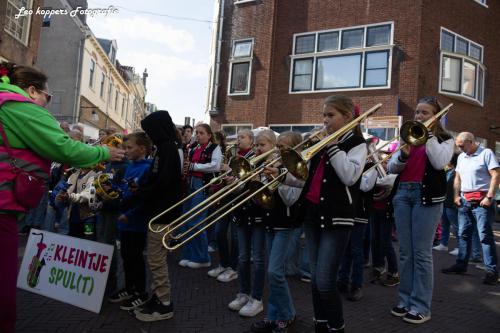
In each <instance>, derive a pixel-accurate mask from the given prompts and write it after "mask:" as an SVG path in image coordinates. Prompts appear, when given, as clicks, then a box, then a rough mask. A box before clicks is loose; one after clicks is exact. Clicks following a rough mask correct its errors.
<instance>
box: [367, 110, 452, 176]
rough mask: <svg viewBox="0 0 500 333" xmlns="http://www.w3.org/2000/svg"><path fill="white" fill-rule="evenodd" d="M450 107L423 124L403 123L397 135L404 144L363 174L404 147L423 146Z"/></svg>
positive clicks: (414, 122)
mask: <svg viewBox="0 0 500 333" xmlns="http://www.w3.org/2000/svg"><path fill="white" fill-rule="evenodd" d="M452 106H453V103H450V104H448V105H447V106H446V107H445V108H444V109H442V110H441V111H439V112H438V113H436V114H435V115H433V116H432V117H431V118H429V119H428V120H427V121H425V122H424V123H421V122H419V121H416V120H408V121H405V122H404V124H403V126H401V130H400V131H399V132H400V133H399V135H400V137H401V139H403V141H404V142H405V143H404V144H402V145H400V146H399V147H398V148H397V149H396V150H394V151H393V152H392V153H390V154H388V155H387V156H385V157H384V158H383V159H381V160H380V161H378V162H377V163H376V164H375V165H373V166H372V167H371V168H369V169H368V170H366V171H365V172H364V173H363V174H366V173H368V172H369V171H371V170H372V169H373V168H376V167H377V166H378V165H379V164H381V163H383V162H385V161H387V160H388V159H390V158H391V157H392V156H393V155H394V154H395V153H397V152H398V151H400V150H401V149H402V148H403V147H406V146H408V145H409V146H412V147H418V146H421V145H423V144H425V143H426V142H427V138H428V136H429V129H430V128H431V127H432V126H433V125H434V124H435V122H436V121H439V120H440V119H441V117H444V116H445V115H446V114H447V113H448V112H449V111H450V108H451V107H452Z"/></svg>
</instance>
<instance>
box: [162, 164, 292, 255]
mask: <svg viewBox="0 0 500 333" xmlns="http://www.w3.org/2000/svg"><path fill="white" fill-rule="evenodd" d="M278 160H279V158H276V159H275V160H273V161H271V162H270V163H267V164H271V163H272V164H274V163H276V162H277V161H278ZM262 170H263V168H262ZM287 173H288V171H287V170H285V171H283V172H282V173H281V174H280V175H278V177H276V178H275V179H273V180H272V181H270V182H269V183H267V184H266V185H265V186H263V187H261V188H260V189H258V190H257V191H255V192H254V193H252V194H251V195H249V196H248V197H246V198H245V199H243V200H242V201H241V202H238V203H237V204H236V205H235V206H233V207H232V208H231V209H229V210H228V211H226V212H224V213H223V214H221V215H219V216H218V217H217V218H215V219H214V220H213V221H210V222H209V223H207V224H206V225H205V226H203V227H202V228H200V229H199V230H197V231H196V232H195V233H193V234H191V235H190V236H189V237H188V238H186V239H184V240H182V241H181V242H178V243H177V242H176V243H175V245H173V246H170V245H169V244H168V243H167V240H168V237H167V236H168V235H169V234H168V233H166V234H165V235H163V239H162V242H163V246H164V247H165V248H166V249H167V250H169V251H174V250H176V249H178V248H179V247H181V246H183V245H184V244H186V243H187V242H189V241H190V240H191V239H193V238H195V237H196V236H198V235H199V234H201V233H202V232H203V231H205V230H206V229H207V228H209V227H210V226H211V225H213V224H214V223H216V222H217V221H219V220H220V219H221V218H223V217H225V216H226V215H228V214H229V213H231V212H232V211H233V210H235V209H237V208H239V207H240V206H241V205H243V204H244V203H245V202H247V201H248V200H250V199H252V198H253V197H254V196H256V195H257V194H259V193H260V192H262V191H264V190H265V189H266V188H268V187H270V186H272V185H273V184H274V183H275V182H279V181H280V180H281V178H282V177H283V176H285V175H286V174H287ZM248 178H249V179H250V178H253V177H248ZM247 193H248V190H246V191H244V192H243V193H241V194H240V195H239V196H238V197H236V198H235V199H233V200H232V201H231V202H229V203H227V204H226V205H224V206H223V207H222V208H220V209H218V210H217V211H215V212H213V213H212V214H210V216H209V217H207V218H205V219H204V220H203V221H202V222H200V223H198V224H196V225H195V226H194V227H192V228H191V229H194V228H195V227H197V226H199V225H200V224H202V223H204V222H205V221H206V220H207V219H208V218H211V217H213V216H215V215H216V214H218V213H219V212H220V211H221V210H223V209H225V208H227V207H228V205H231V204H232V203H233V202H234V201H236V200H239V199H240V198H241V197H243V196H244V195H246V194H247ZM191 229H190V230H191ZM187 233H188V231H186V232H184V233H183V235H185V234H187ZM179 238H181V237H180V236H179V237H178V238H177V239H175V240H174V241H176V240H178V239H179Z"/></svg>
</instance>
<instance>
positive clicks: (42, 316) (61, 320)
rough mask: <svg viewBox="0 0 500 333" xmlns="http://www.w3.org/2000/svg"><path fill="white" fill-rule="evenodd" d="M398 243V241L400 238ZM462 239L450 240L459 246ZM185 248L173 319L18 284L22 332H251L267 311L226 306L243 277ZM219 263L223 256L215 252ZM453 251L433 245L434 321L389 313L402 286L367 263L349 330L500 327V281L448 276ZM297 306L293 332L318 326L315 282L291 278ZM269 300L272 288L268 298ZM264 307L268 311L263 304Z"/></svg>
mask: <svg viewBox="0 0 500 333" xmlns="http://www.w3.org/2000/svg"><path fill="white" fill-rule="evenodd" d="M495 236H496V242H497V253H499V254H500V251H499V250H500V223H495ZM20 243H21V247H20V249H19V254H20V256H22V254H23V253H24V249H23V246H24V244H25V243H26V238H25V237H21V242H20ZM395 245H396V246H397V243H395ZM454 245H455V240H454V239H452V240H450V249H453V248H454ZM179 255H180V253H173V254H171V255H170V256H169V259H168V265H169V270H170V279H171V282H172V292H173V296H172V297H173V298H172V299H173V302H174V308H175V315H174V317H173V318H172V319H170V320H165V321H160V322H154V323H142V322H139V321H138V320H136V319H135V318H133V317H132V316H130V315H129V314H128V313H127V312H126V311H123V310H120V309H119V306H118V305H116V304H111V303H108V302H107V301H106V300H104V301H103V306H102V310H101V313H100V314H94V313H92V312H89V311H86V310H83V309H80V308H77V307H74V306H72V305H68V304H65V303H61V302H59V301H56V300H52V299H49V298H46V297H43V296H39V295H36V294H33V293H30V292H27V291H23V290H20V289H18V293H17V302H18V303H17V314H18V320H17V332H29V333H32V332H70V333H77V332H95V333H111V332H141V333H143V332H179V333H180V332H182V333H190V332H193V333H194V332H206V333H216V332H221V333H233V332H234V333H237V332H249V328H250V325H251V324H252V323H253V322H255V321H258V320H261V319H262V318H263V317H264V313H262V314H260V315H259V316H257V317H255V318H250V319H247V318H242V317H240V316H239V315H238V314H237V313H235V312H232V311H230V310H229V309H228V307H227V304H228V303H229V302H230V301H231V300H233V298H234V297H235V295H236V293H237V292H238V282H237V280H234V281H232V282H230V283H221V282H218V281H217V280H216V279H213V278H210V277H208V275H207V271H208V269H206V268H205V269H198V270H193V269H189V268H182V267H179V266H178V265H177V260H178V256H179ZM213 258H214V262H216V261H217V259H216V255H214V256H213ZM454 260H455V257H454V256H452V255H449V254H448V253H447V252H437V251H434V297H433V303H432V319H431V320H430V321H429V322H427V323H425V324H423V325H413V324H408V323H405V322H403V321H402V320H401V319H399V318H396V317H393V316H391V315H390V313H389V312H390V309H391V307H393V306H394V305H395V304H396V300H397V287H384V286H381V285H374V284H371V283H370V282H367V281H368V280H369V277H368V276H369V269H365V286H364V288H363V290H364V298H363V299H362V300H361V301H359V302H350V301H348V300H345V301H344V317H345V320H346V332H349V333H358V332H481V333H483V332H500V284H498V285H497V286H487V285H484V284H483V283H482V278H483V276H484V271H482V270H480V269H477V268H475V266H474V265H469V270H468V272H467V274H466V275H463V276H457V275H445V274H442V273H441V268H443V267H448V266H450V265H452V264H453V263H454ZM288 281H289V284H290V288H291V292H292V295H293V299H294V305H295V308H296V311H297V320H296V322H295V323H294V325H293V326H292V327H291V328H290V329H289V330H288V332H289V333H308V332H314V329H313V326H312V317H313V313H312V304H311V295H310V294H311V292H310V284H308V283H304V282H301V281H300V280H299V279H297V278H294V277H292V278H289V279H288ZM266 298H267V290H266V291H265V296H264V299H266ZM264 311H265V310H264Z"/></svg>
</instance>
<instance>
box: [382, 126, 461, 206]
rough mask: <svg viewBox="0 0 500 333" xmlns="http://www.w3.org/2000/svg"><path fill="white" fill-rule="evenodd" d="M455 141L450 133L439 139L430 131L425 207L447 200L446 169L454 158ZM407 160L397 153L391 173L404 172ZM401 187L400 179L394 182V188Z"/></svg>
mask: <svg viewBox="0 0 500 333" xmlns="http://www.w3.org/2000/svg"><path fill="white" fill-rule="evenodd" d="M453 149H454V141H453V137H451V136H450V135H449V134H448V133H443V134H442V135H441V136H440V137H439V138H438V137H435V136H434V135H433V134H432V133H431V132H430V131H429V139H428V140H427V142H426V143H425V154H426V162H425V171H424V177H423V179H422V190H421V201H422V205H423V206H431V205H435V204H439V203H442V202H444V200H445V199H446V172H445V171H444V167H445V166H446V165H447V164H448V163H449V162H450V160H451V157H452V156H453ZM406 163H407V158H403V156H401V151H398V152H397V153H395V154H394V155H393V156H392V157H391V159H390V161H389V164H388V166H387V169H388V170H389V172H390V173H398V174H401V172H402V171H403V170H404V168H405V166H406ZM398 185H399V177H398V178H397V179H396V181H395V182H394V188H397V187H398Z"/></svg>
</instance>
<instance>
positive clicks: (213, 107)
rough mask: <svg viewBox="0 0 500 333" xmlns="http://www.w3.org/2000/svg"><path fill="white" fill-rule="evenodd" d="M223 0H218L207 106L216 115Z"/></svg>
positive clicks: (217, 111) (217, 112) (211, 113)
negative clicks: (215, 36) (213, 61)
mask: <svg viewBox="0 0 500 333" xmlns="http://www.w3.org/2000/svg"><path fill="white" fill-rule="evenodd" d="M224 2H225V1H224V0H220V5H219V15H218V21H219V22H218V23H219V25H218V27H217V42H216V51H215V67H214V72H213V74H212V78H213V81H215V82H213V84H212V96H210V106H209V111H208V112H209V114H210V115H213V116H217V115H218V114H219V110H218V106H217V94H218V93H219V85H220V82H219V72H220V63H221V61H220V58H221V49H222V27H223V25H224Z"/></svg>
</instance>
